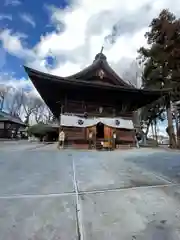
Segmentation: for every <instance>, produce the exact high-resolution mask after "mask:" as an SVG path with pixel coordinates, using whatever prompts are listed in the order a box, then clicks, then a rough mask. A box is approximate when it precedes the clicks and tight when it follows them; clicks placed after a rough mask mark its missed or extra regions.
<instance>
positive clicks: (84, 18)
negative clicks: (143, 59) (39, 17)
mask: <svg viewBox="0 0 180 240" xmlns="http://www.w3.org/2000/svg"><path fill="white" fill-rule="evenodd" d="M162 8H169V9H170V11H173V12H175V13H176V14H179V13H180V2H179V1H178V0H174V2H173V4H172V2H171V1H170V0H141V1H138V0H126V1H123V2H122V1H121V2H120V1H119V0H111V1H109V0H98V1H92V0H73V1H72V5H71V6H69V7H68V8H66V9H65V10H63V9H60V8H57V7H53V6H50V7H47V6H46V9H48V14H49V16H50V21H51V23H52V24H53V25H54V26H56V30H54V31H53V32H50V33H49V32H48V33H46V34H45V35H41V38H40V41H39V42H38V43H37V44H36V45H35V46H34V48H32V49H29V48H28V47H27V45H25V44H24V42H25V41H26V39H25V38H23V37H22V36H20V34H19V33H18V34H15V33H13V32H12V31H11V30H9V29H6V30H4V31H3V32H1V33H0V41H2V43H3V47H4V48H5V49H6V51H8V52H9V53H10V54H13V55H16V56H18V57H20V58H23V59H24V60H25V61H26V62H27V64H28V65H29V66H31V67H34V68H36V69H39V70H41V71H45V72H49V73H52V74H57V75H61V76H67V75H70V74H72V73H75V72H77V71H79V70H80V69H82V68H84V67H85V66H87V65H89V64H91V63H92V61H93V59H94V56H95V55H96V54H97V53H98V52H99V51H100V49H101V46H102V44H104V37H105V36H107V35H108V34H111V32H112V29H113V26H114V25H116V28H117V36H116V38H115V43H114V44H113V45H110V44H105V49H104V54H105V55H106V56H107V60H108V61H109V63H110V65H111V66H112V67H113V68H114V69H115V70H116V71H117V72H118V73H119V74H121V75H122V74H123V72H124V71H125V70H127V69H129V66H130V64H131V63H132V61H133V60H135V59H136V56H137V49H138V48H139V47H140V46H142V45H145V44H146V40H145V38H144V33H145V32H146V31H147V29H148V25H149V23H150V22H151V20H152V18H153V17H156V16H157V15H158V14H159V12H160V11H161V10H162ZM40 34H41V33H40ZM48 56H53V57H54V58H55V64H54V66H53V67H52V68H50V67H49V66H48V63H47V61H46V58H47V57H48Z"/></svg>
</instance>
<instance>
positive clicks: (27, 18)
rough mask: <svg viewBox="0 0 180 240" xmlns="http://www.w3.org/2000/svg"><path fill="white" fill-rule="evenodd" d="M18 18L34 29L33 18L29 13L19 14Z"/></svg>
mask: <svg viewBox="0 0 180 240" xmlns="http://www.w3.org/2000/svg"><path fill="white" fill-rule="evenodd" d="M20 18H21V19H22V20H23V21H24V22H26V23H29V24H30V25H31V26H32V27H33V28H35V27H36V23H35V21H34V19H33V17H32V16H31V15H30V14H29V13H21V14H20Z"/></svg>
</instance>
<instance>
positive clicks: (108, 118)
mask: <svg viewBox="0 0 180 240" xmlns="http://www.w3.org/2000/svg"><path fill="white" fill-rule="evenodd" d="M25 70H26V72H27V74H28V76H29V77H30V79H31V81H32V82H33V84H34V86H35V87H36V89H37V90H38V92H39V93H40V95H41V97H42V98H43V99H44V101H45V102H46V104H47V105H48V107H49V108H50V109H51V111H52V113H53V114H54V115H55V117H56V118H57V119H59V117H60V115H61V125H62V126H63V128H64V131H65V133H66V136H67V139H68V142H69V143H70V142H71V143H74V144H75V143H79V144H80V143H81V144H82V143H84V144H85V143H87V140H88V132H89V130H92V131H93V133H94V136H95V142H96V146H97V145H98V144H99V143H100V142H102V141H103V140H104V141H106V139H110V138H112V133H113V131H115V132H116V135H117V140H116V142H117V145H118V144H131V145H132V144H134V135H135V129H134V126H133V117H134V112H135V111H136V110H137V109H139V108H141V107H143V106H145V105H147V104H149V103H151V102H153V101H155V100H157V99H158V98H160V97H162V96H163V95H164V94H166V93H167V92H166V91H151V90H144V89H136V88H135V87H134V86H132V85H130V84H128V83H127V82H125V81H123V80H122V79H121V78H120V77H119V76H118V75H117V73H116V72H115V71H114V70H113V69H112V68H111V67H110V65H109V64H108V62H107V59H106V56H105V55H104V54H103V53H102V52H101V53H99V54H97V55H96V56H95V59H94V61H93V63H92V64H91V65H90V66H88V67H87V68H85V69H83V70H82V71H80V72H78V73H76V74H73V75H71V76H68V77H58V76H53V75H50V74H47V73H42V72H39V71H37V70H34V69H31V68H28V67H25Z"/></svg>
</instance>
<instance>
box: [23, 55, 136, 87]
mask: <svg viewBox="0 0 180 240" xmlns="http://www.w3.org/2000/svg"><path fill="white" fill-rule="evenodd" d="M25 70H26V72H27V73H28V75H29V73H30V72H33V73H34V74H35V73H36V74H38V75H42V77H51V79H52V80H53V79H56V80H58V79H59V80H63V79H64V80H73V81H74V80H76V81H78V80H80V81H84V82H85V83H86V82H91V83H95V84H96V83H99V84H103V85H107V84H108V85H115V86H122V87H127V88H134V86H133V85H130V84H128V83H127V82H126V81H124V80H122V78H121V77H120V76H118V74H117V73H116V72H115V71H114V70H113V69H112V68H111V67H110V65H109V64H108V62H107V58H106V56H105V55H104V54H103V53H98V54H97V55H96V56H95V59H94V61H93V63H92V64H91V65H89V66H88V67H86V68H84V69H83V70H81V71H80V72H78V73H75V74H72V75H69V76H66V77H59V76H54V75H50V74H47V73H41V72H39V71H37V70H34V69H30V68H28V67H25Z"/></svg>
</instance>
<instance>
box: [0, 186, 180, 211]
mask: <svg viewBox="0 0 180 240" xmlns="http://www.w3.org/2000/svg"><path fill="white" fill-rule="evenodd" d="M173 186H179V187H180V184H178V183H172V184H163V185H152V186H139V187H127V188H115V189H104V190H92V191H81V192H78V195H83V194H94V193H105V192H121V191H128V190H138V189H151V188H163V187H173ZM76 187H77V184H76ZM64 196H76V198H77V193H76V192H72V193H71V192H70V193H50V194H17V195H5V196H0V199H25V198H34V199H36V198H46V197H47V198H53V197H64ZM78 203H79V199H78ZM78 207H79V206H78Z"/></svg>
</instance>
